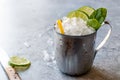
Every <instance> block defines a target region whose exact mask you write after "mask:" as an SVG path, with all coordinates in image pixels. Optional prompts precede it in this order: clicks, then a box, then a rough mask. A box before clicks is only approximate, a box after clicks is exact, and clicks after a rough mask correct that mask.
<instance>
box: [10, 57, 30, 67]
mask: <svg viewBox="0 0 120 80" xmlns="http://www.w3.org/2000/svg"><path fill="white" fill-rule="evenodd" d="M9 63H10V65H12V66H26V65H30V61H29V60H27V59H25V58H21V57H18V56H12V57H11V58H10V61H9Z"/></svg>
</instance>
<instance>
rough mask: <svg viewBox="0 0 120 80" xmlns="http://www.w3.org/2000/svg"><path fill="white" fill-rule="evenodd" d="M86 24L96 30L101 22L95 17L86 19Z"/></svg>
mask: <svg viewBox="0 0 120 80" xmlns="http://www.w3.org/2000/svg"><path fill="white" fill-rule="evenodd" d="M87 25H88V26H90V27H92V28H94V29H95V30H98V29H99V28H100V26H101V24H100V23H99V22H98V21H97V20H96V19H88V20H87Z"/></svg>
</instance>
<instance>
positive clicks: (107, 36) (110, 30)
mask: <svg viewBox="0 0 120 80" xmlns="http://www.w3.org/2000/svg"><path fill="white" fill-rule="evenodd" d="M104 24H106V25H109V27H110V29H109V31H108V33H107V35H106V36H105V38H104V39H103V41H102V42H101V43H100V44H99V45H98V46H97V48H96V50H95V54H96V53H97V52H98V50H100V49H101V48H102V47H103V45H104V44H105V43H106V41H107V40H108V38H109V37H110V34H111V32H112V26H111V24H110V23H109V22H108V21H105V22H104Z"/></svg>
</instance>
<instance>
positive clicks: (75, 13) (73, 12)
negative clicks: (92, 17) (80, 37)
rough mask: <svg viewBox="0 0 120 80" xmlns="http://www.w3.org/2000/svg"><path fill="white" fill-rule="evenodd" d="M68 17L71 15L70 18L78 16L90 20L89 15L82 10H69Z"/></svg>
mask: <svg viewBox="0 0 120 80" xmlns="http://www.w3.org/2000/svg"><path fill="white" fill-rule="evenodd" d="M67 17H69V18H73V17H77V18H82V19H83V20H85V21H87V20H88V16H87V15H86V14H85V13H84V12H81V11H72V12H69V13H68V15H67Z"/></svg>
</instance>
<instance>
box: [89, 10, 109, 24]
mask: <svg viewBox="0 0 120 80" xmlns="http://www.w3.org/2000/svg"><path fill="white" fill-rule="evenodd" d="M106 15H107V9H106V8H98V9H97V10H95V11H94V12H93V13H92V14H91V16H90V19H96V20H98V22H99V23H100V24H102V23H103V22H104V20H105V18H106Z"/></svg>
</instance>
